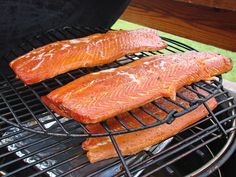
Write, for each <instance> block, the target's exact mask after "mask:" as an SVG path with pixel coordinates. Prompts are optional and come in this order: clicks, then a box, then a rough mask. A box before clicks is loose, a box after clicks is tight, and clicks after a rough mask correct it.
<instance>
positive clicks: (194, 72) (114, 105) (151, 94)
mask: <svg viewBox="0 0 236 177" xmlns="http://www.w3.org/2000/svg"><path fill="white" fill-rule="evenodd" d="M231 69H232V63H231V60H230V59H228V58H226V57H224V56H222V55H218V54H216V53H211V52H186V53H179V54H165V55H156V56H151V57H145V58H142V59H140V60H137V61H135V62H132V63H130V64H127V65H125V66H121V67H119V68H116V69H109V70H104V71H100V72H97V73H92V74H88V75H86V76H83V77H81V78H79V79H77V80H75V81H72V82H71V83H69V84H67V85H65V86H63V87H61V88H58V89H56V90H54V91H52V92H51V93H49V94H48V95H46V96H44V97H42V99H43V101H44V102H45V103H46V104H47V105H48V106H49V107H50V108H51V109H52V110H54V111H55V112H57V113H58V114H60V115H62V116H65V117H71V118H74V119H75V120H78V121H80V122H82V123H86V124H87V123H97V122H100V121H103V120H106V119H108V118H110V117H113V116H116V115H118V114H120V113H123V112H126V111H129V110H132V109H134V108H137V107H139V106H142V105H144V104H146V103H148V102H151V101H153V100H155V99H158V98H160V97H170V98H172V99H175V95H176V90H178V89H179V88H181V87H183V86H184V85H188V84H191V83H193V82H197V81H200V80H205V79H209V78H211V77H212V76H214V75H218V74H222V73H224V72H227V71H229V70H231Z"/></svg>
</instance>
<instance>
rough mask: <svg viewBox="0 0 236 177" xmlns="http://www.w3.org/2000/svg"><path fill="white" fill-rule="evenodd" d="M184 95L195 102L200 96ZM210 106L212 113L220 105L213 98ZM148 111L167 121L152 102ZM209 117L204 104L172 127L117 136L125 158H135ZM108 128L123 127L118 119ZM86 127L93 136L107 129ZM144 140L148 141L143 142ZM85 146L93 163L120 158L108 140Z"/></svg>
mask: <svg viewBox="0 0 236 177" xmlns="http://www.w3.org/2000/svg"><path fill="white" fill-rule="evenodd" d="M180 92H181V94H182V95H184V96H186V97H188V98H189V99H192V100H195V99H197V95H196V94H194V93H193V92H190V91H189V90H187V89H181V90H180ZM202 93H203V92H202ZM156 102H157V103H158V104H160V105H162V106H164V107H165V108H167V109H169V110H173V109H175V110H177V111H181V108H180V107H178V106H176V105H174V104H173V103H171V102H169V101H167V100H166V99H163V98H160V99H158V100H156ZM177 102H179V103H180V104H182V105H184V106H186V107H189V104H188V103H187V102H185V101H183V100H181V99H179V98H177ZM207 105H208V106H209V108H210V109H211V110H213V109H214V108H215V107H216V106H217V102H216V100H215V98H212V99H210V100H209V101H208V102H207ZM145 108H146V109H147V110H149V111H151V112H152V113H154V114H155V115H157V116H159V117H160V118H161V119H163V118H165V117H166V116H167V114H166V113H165V112H163V111H162V110H160V109H159V108H157V107H156V106H154V105H153V104H151V103H149V104H147V105H145ZM134 113H135V114H136V115H137V116H139V118H140V119H141V120H142V121H143V122H144V123H146V124H151V123H154V122H156V119H154V118H153V117H151V116H150V115H148V114H146V113H145V112H143V111H141V110H140V109H136V110H134ZM207 114H208V111H207V110H206V108H205V107H204V105H201V106H199V107H198V108H196V109H195V110H193V111H191V112H189V113H187V114H185V115H183V116H181V117H178V118H176V120H175V121H174V122H172V123H171V124H161V125H159V126H156V127H153V128H149V129H145V130H141V131H137V132H132V133H127V134H122V135H117V136H114V138H115V140H116V142H117V144H118V146H119V148H120V150H121V153H122V155H132V154H136V153H138V152H140V151H142V150H144V149H146V148H148V147H151V146H152V145H155V144H157V143H160V142H161V141H163V140H165V139H167V138H169V137H172V136H174V135H175V134H177V133H178V132H180V131H181V130H183V129H184V128H186V127H188V126H190V125H191V124H193V123H195V122H197V121H198V120H200V119H202V118H203V117H205V116H206V115H207ZM118 117H120V119H121V121H122V122H124V124H126V125H127V126H128V127H129V128H137V127H140V126H141V125H140V123H139V122H138V121H137V120H135V119H134V118H133V117H132V116H131V115H130V114H128V113H123V114H122V115H120V116H118ZM107 123H108V126H109V127H110V129H111V130H112V131H117V130H123V129H124V128H123V127H122V125H121V124H120V123H118V121H117V120H116V119H109V120H108V121H107ZM86 128H87V129H88V130H89V131H90V132H91V133H102V132H105V130H104V128H103V127H102V126H101V124H90V125H87V126H86ZM144 139H145V141H144ZM82 147H83V149H84V150H86V151H88V152H87V157H88V159H89V161H90V162H91V163H94V162H97V161H101V160H105V159H108V158H112V157H117V153H116V151H115V148H114V146H113V144H112V142H111V140H110V138H109V137H107V136H106V137H97V138H88V139H86V141H84V142H83V144H82Z"/></svg>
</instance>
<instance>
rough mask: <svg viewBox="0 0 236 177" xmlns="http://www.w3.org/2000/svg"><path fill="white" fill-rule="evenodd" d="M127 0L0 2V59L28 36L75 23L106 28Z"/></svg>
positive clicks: (117, 15) (22, 0)
mask: <svg viewBox="0 0 236 177" xmlns="http://www.w3.org/2000/svg"><path fill="white" fill-rule="evenodd" d="M129 1H130V0H119V1H111V0H99V1H98V0H47V1H42V0H0V9H1V11H0V17H1V18H0V48H1V50H0V56H1V55H2V54H3V53H5V52H6V51H7V50H8V49H9V48H12V47H13V46H14V45H15V44H16V43H19V41H21V40H22V39H24V38H25V37H28V36H32V35H36V34H37V33H39V32H42V31H47V30H49V29H51V28H56V27H61V26H67V25H72V24H78V26H92V27H95V26H100V27H105V28H109V27H111V25H112V24H113V23H114V22H115V21H116V20H117V19H118V18H119V17H120V15H121V14H122V12H123V11H124V10H125V8H126V7H127V5H128V4H129Z"/></svg>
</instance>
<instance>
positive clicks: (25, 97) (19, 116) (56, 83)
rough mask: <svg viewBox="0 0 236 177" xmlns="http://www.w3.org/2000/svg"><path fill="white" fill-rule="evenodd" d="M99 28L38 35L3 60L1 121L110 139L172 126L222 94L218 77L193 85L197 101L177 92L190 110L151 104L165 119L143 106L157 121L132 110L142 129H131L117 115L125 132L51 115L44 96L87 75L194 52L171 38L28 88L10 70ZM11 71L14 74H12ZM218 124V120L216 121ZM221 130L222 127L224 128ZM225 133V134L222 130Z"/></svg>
mask: <svg viewBox="0 0 236 177" xmlns="http://www.w3.org/2000/svg"><path fill="white" fill-rule="evenodd" d="M105 31H106V30H102V29H100V28H96V29H92V28H76V27H65V28H63V29H61V30H56V29H53V30H50V31H48V32H47V33H45V34H43V35H38V36H36V37H33V38H29V39H25V41H24V42H23V43H22V44H21V45H19V46H17V47H16V48H15V49H14V50H12V51H11V52H10V53H9V54H7V55H6V56H4V57H2V60H1V61H2V65H4V64H5V66H1V68H7V69H8V72H7V71H5V72H1V81H0V82H1V87H0V105H1V108H0V120H2V121H4V122H7V123H8V124H11V125H13V126H15V127H18V128H21V129H24V130H27V131H31V132H34V133H40V134H47V135H54V136H71V137H95V136H108V135H118V134H122V133H129V132H133V131H138V130H143V129H146V128H150V127H154V126H157V125H160V124H163V123H171V122H172V121H173V120H174V119H175V118H178V117H180V116H182V115H184V114H186V113H188V112H190V111H192V110H193V109H196V108H197V107H198V106H199V105H200V104H203V103H204V102H206V101H207V100H209V99H210V98H212V97H214V96H215V95H216V94H218V93H220V89H221V87H222V83H221V81H222V79H221V77H220V76H219V77H218V79H216V80H214V81H211V83H208V82H204V81H201V82H199V83H194V84H192V85H190V86H186V88H187V89H188V90H190V91H192V92H194V93H196V94H197V95H198V97H199V99H197V100H190V99H189V98H187V97H185V96H184V95H181V93H177V97H179V98H181V99H182V100H184V101H187V102H188V103H189V104H190V107H188V108H186V107H184V105H181V104H180V103H178V102H177V101H173V100H170V99H168V98H165V99H166V100H168V101H169V102H171V103H173V104H175V105H177V106H178V107H180V108H182V109H183V111H181V112H177V111H175V110H169V109H168V108H165V107H163V106H162V105H160V104H158V103H157V102H155V101H154V102H152V104H153V105H155V106H156V107H158V108H160V109H162V110H163V111H165V112H166V113H167V116H166V118H164V119H160V118H159V117H158V116H156V115H155V114H153V113H152V112H150V111H149V110H147V109H145V108H144V107H140V108H139V109H140V111H143V112H145V113H146V114H149V115H150V116H152V117H153V118H155V119H156V121H155V122H153V123H150V124H145V123H144V122H143V121H142V120H141V119H140V118H139V117H138V115H136V114H135V113H134V112H133V111H129V112H128V113H129V114H130V116H131V117H132V118H133V119H135V120H136V121H138V122H139V123H140V127H136V128H129V126H128V125H126V124H125V123H124V122H122V120H121V118H122V117H120V116H116V117H115V119H116V120H117V121H118V122H119V123H120V125H121V126H122V127H123V129H122V130H117V131H113V130H111V129H109V127H104V126H105V125H106V121H104V122H103V123H101V125H102V126H103V127H104V128H105V129H106V130H107V131H106V132H103V133H91V132H90V131H89V130H88V129H87V128H86V126H85V125H83V124H82V123H80V122H78V121H74V120H73V119H67V118H63V117H61V116H59V115H57V114H55V113H54V112H52V111H51V110H50V109H49V108H48V107H47V106H46V105H45V104H44V103H43V102H42V101H41V99H40V97H41V96H43V95H46V94H48V93H49V92H50V91H52V90H54V89H56V88H58V87H61V86H63V85H65V84H67V83H68V82H70V81H72V80H74V79H76V78H79V77H81V76H83V75H86V74H88V73H91V72H96V71H100V70H104V69H109V68H114V67H118V66H121V65H125V64H127V63H130V62H132V61H134V60H137V59H139V58H142V57H144V56H149V55H155V54H157V53H170V52H172V53H173V52H184V51H186V50H194V49H192V48H191V47H188V46H185V45H184V44H181V43H178V42H176V41H173V40H171V39H167V38H163V39H164V40H165V41H166V42H167V43H168V48H167V49H164V50H161V51H158V52H140V53H136V54H134V55H127V56H125V57H122V58H120V59H118V60H117V61H115V62H112V63H109V64H106V65H103V66H97V67H93V68H82V69H77V70H74V71H71V72H68V73H66V74H62V75H60V76H57V77H55V78H52V79H48V80H46V81H43V82H41V83H38V84H34V85H30V86H26V85H24V83H23V82H22V81H20V80H18V79H16V78H15V74H14V73H12V71H11V70H10V68H9V66H8V63H9V62H10V61H11V60H13V59H15V58H16V57H18V56H20V55H22V54H25V53H26V52H28V51H30V50H32V49H33V48H37V47H39V46H42V45H45V44H47V43H50V42H54V41H57V40H64V39H70V38H75V37H81V36H84V35H89V34H92V33H97V32H105ZM9 72H11V73H10V74H9ZM198 88H200V89H203V90H205V91H206V92H207V93H208V94H207V95H202V94H201V93H199V92H198V90H199V89H198ZM32 120H33V121H34V124H31V125H29V124H28V122H30V121H32ZM215 121H216V122H217V120H215ZM71 122H73V123H74V124H76V127H74V128H73V129H71V128H70V127H69V125H70V123H71ZM51 124H53V126H50V128H49V127H48V125H51ZM221 129H222V128H221ZM222 131H224V130H223V129H222Z"/></svg>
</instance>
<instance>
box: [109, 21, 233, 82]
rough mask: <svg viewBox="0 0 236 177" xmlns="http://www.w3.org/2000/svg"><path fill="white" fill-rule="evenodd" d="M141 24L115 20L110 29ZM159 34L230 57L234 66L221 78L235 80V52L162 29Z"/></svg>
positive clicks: (132, 27) (135, 26) (135, 27)
mask: <svg viewBox="0 0 236 177" xmlns="http://www.w3.org/2000/svg"><path fill="white" fill-rule="evenodd" d="M142 27H143V26H141V25H137V24H134V23H130V22H127V21H124V20H117V22H116V23H115V24H114V25H113V26H112V29H137V28H142ZM159 33H160V35H161V36H163V37H168V38H171V39H174V40H176V41H179V42H182V43H184V44H187V45H189V46H191V47H193V48H195V49H197V50H199V51H214V52H217V53H220V54H222V55H225V56H227V57H230V58H231V59H232V61H233V65H234V68H233V70H232V71H230V72H228V73H227V74H223V78H224V79H227V80H230V81H234V82H236V52H231V51H228V50H224V49H220V48H217V47H214V46H211V45H206V44H203V43H200V42H196V41H192V40H189V39H186V38H183V37H179V36H175V35H172V34H169V33H165V32H162V31H159Z"/></svg>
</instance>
